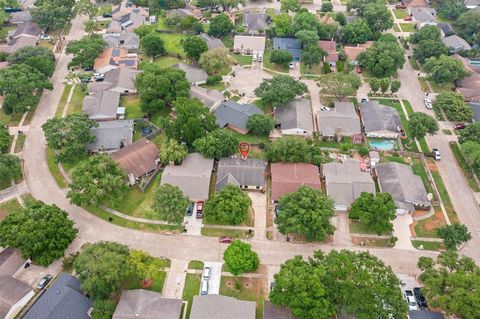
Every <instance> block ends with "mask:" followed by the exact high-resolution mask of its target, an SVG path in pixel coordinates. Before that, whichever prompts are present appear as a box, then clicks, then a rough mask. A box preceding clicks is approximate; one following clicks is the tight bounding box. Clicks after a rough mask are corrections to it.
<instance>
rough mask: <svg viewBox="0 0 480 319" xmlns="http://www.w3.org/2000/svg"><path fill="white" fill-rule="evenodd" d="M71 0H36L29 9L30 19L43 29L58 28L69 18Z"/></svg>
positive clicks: (73, 2)
mask: <svg viewBox="0 0 480 319" xmlns="http://www.w3.org/2000/svg"><path fill="white" fill-rule="evenodd" d="M74 5H75V1H73V0H65V1H63V0H62V1H60V0H43V1H36V2H35V7H34V8H32V9H31V10H30V13H31V14H32V21H34V22H36V23H37V24H38V26H39V27H40V28H42V29H44V30H48V29H51V30H58V29H61V28H63V27H65V26H66V25H67V23H68V22H69V21H70V18H71V12H72V8H73V6H74Z"/></svg>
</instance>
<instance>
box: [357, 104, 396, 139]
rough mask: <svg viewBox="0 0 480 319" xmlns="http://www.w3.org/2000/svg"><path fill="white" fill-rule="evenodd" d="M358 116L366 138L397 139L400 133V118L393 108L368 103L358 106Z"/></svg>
mask: <svg viewBox="0 0 480 319" xmlns="http://www.w3.org/2000/svg"><path fill="white" fill-rule="evenodd" d="M360 115H361V119H362V124H363V128H364V132H365V135H366V136H367V137H385V138H397V137H398V136H399V135H400V133H401V130H402V123H401V122H400V116H399V115H398V112H397V110H396V109H394V108H393V107H389V106H385V105H382V104H379V103H378V102H377V101H369V102H365V103H361V104H360Z"/></svg>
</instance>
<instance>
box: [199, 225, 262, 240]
mask: <svg viewBox="0 0 480 319" xmlns="http://www.w3.org/2000/svg"><path fill="white" fill-rule="evenodd" d="M202 235H203V236H208V237H221V236H231V237H234V238H249V237H251V236H253V233H252V235H251V236H250V235H249V234H248V232H247V231H244V230H236V229H218V228H209V227H202Z"/></svg>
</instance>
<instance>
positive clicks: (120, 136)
mask: <svg viewBox="0 0 480 319" xmlns="http://www.w3.org/2000/svg"><path fill="white" fill-rule="evenodd" d="M133 124H134V121H133V120H119V121H107V122H99V123H98V127H94V128H92V129H91V130H90V131H91V133H92V134H93V135H94V136H95V141H94V142H93V143H90V144H88V145H87V151H99V150H100V151H116V150H118V149H120V147H121V146H127V145H130V144H132V137H133Z"/></svg>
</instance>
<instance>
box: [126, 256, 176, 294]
mask: <svg viewBox="0 0 480 319" xmlns="http://www.w3.org/2000/svg"><path fill="white" fill-rule="evenodd" d="M147 266H148V267H152V269H155V270H153V271H152V272H151V273H150V275H149V276H148V278H149V279H150V280H151V281H152V282H151V285H150V286H148V287H146V288H144V289H146V290H150V291H155V292H159V293H162V290H163V285H164V283H165V278H166V277H167V273H166V272H165V270H164V269H165V267H169V266H170V260H169V259H161V258H152V259H151V261H149V262H148V263H147ZM142 281H143V278H142V277H141V276H139V275H138V274H133V275H130V276H129V277H128V278H127V279H126V280H125V282H124V283H123V285H122V290H123V289H125V290H130V289H141V288H143V287H142Z"/></svg>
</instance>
